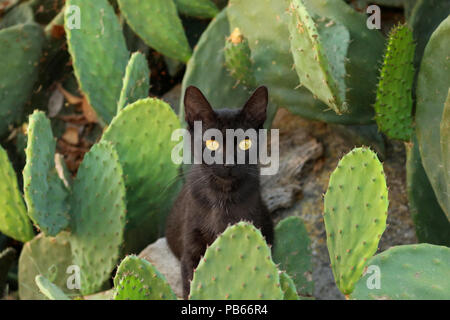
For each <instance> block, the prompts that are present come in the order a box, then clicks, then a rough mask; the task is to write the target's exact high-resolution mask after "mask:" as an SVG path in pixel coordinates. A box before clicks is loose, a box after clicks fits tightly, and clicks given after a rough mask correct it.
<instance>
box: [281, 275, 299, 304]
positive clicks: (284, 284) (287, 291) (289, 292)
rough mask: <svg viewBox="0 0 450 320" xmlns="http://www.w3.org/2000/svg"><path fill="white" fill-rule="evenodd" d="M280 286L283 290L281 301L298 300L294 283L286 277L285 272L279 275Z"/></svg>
mask: <svg viewBox="0 0 450 320" xmlns="http://www.w3.org/2000/svg"><path fill="white" fill-rule="evenodd" d="M280 285H281V290H283V294H284V297H283V300H300V298H299V297H298V294H297V289H296V287H295V283H294V281H292V279H291V278H290V277H289V276H288V275H287V273H286V272H281V273H280Z"/></svg>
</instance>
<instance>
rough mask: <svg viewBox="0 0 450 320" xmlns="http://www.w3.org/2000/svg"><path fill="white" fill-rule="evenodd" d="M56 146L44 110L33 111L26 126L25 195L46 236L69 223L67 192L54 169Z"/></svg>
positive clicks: (52, 234)
mask: <svg viewBox="0 0 450 320" xmlns="http://www.w3.org/2000/svg"><path fill="white" fill-rule="evenodd" d="M55 148H56V141H55V138H54V137H53V133H52V129H51V126H50V121H49V120H48V119H47V117H46V116H45V114H44V113H43V112H41V111H35V112H34V113H33V114H32V115H31V116H30V119H29V125H28V145H27V149H26V155H27V162H26V165H25V168H24V170H23V183H24V195H25V202H26V204H27V207H28V215H29V216H30V218H31V220H33V222H34V223H35V224H36V225H37V226H38V227H39V228H40V229H41V230H42V231H43V232H44V233H45V234H46V235H49V236H56V235H57V234H58V233H59V232H60V231H61V230H64V229H65V228H66V227H67V226H68V225H69V203H68V196H69V192H68V190H67V189H66V187H65V186H64V183H63V182H62V180H61V179H60V178H59V176H58V173H57V171H56V168H55V161H54V158H55Z"/></svg>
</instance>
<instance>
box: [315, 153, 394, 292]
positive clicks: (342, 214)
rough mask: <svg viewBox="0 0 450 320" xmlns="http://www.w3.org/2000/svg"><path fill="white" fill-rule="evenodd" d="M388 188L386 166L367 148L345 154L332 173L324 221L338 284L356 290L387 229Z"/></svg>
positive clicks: (332, 266)
mask: <svg viewBox="0 0 450 320" xmlns="http://www.w3.org/2000/svg"><path fill="white" fill-rule="evenodd" d="M388 204H389V201H388V190H387V186H386V178H385V176H384V172H383V166H382V164H381V163H380V161H379V160H378V158H377V155H376V154H375V153H374V152H373V151H371V150H370V149H368V148H355V149H353V150H352V151H351V152H349V153H348V154H347V155H345V156H344V157H343V158H342V159H341V160H340V161H339V163H338V165H337V168H336V169H335V170H334V172H333V173H332V174H331V177H330V182H329V186H328V190H327V192H326V194H325V200H324V214H323V215H324V221H325V228H326V233H327V246H328V252H329V254H330V261H331V268H332V270H333V275H334V279H335V281H336V284H337V286H338V288H339V289H340V290H341V291H342V293H344V294H349V293H351V292H352V291H353V288H354V286H355V283H356V282H357V281H358V280H359V278H360V277H361V274H362V273H363V269H364V266H365V264H366V261H367V259H369V258H370V257H372V255H373V254H374V253H375V252H376V251H377V249H378V242H379V241H380V238H381V235H382V234H383V232H384V230H385V229H386V218H387V209H388Z"/></svg>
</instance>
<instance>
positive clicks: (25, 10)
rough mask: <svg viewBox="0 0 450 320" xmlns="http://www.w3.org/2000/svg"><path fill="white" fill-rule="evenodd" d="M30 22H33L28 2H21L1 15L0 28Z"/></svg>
mask: <svg viewBox="0 0 450 320" xmlns="http://www.w3.org/2000/svg"><path fill="white" fill-rule="evenodd" d="M32 22H34V14H33V9H31V7H30V5H29V4H28V3H22V4H20V5H18V6H17V7H15V8H14V9H12V10H11V11H10V12H8V13H7V14H6V15H5V16H4V17H2V19H1V20H0V29H4V28H9V27H12V26H15V25H17V24H25V23H32Z"/></svg>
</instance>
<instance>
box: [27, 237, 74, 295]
mask: <svg viewBox="0 0 450 320" xmlns="http://www.w3.org/2000/svg"><path fill="white" fill-rule="evenodd" d="M67 237H68V234H67V233H65V232H63V233H60V234H59V235H58V236H57V237H56V238H52V237H46V236H44V235H43V234H42V233H41V234H39V235H38V236H36V237H35V238H34V239H33V240H31V241H29V242H27V243H25V245H24V247H23V249H22V252H21V253H20V258H19V297H20V299H22V300H43V299H45V296H44V295H43V294H42V293H41V292H40V290H39V288H38V286H37V285H36V282H35V278H36V276H37V275H43V276H44V277H46V278H48V279H51V281H52V282H53V283H55V285H57V286H58V287H60V288H62V290H63V291H64V292H65V293H66V294H77V293H78V290H76V289H74V290H70V289H68V288H67V282H68V280H69V277H70V276H71V274H68V273H66V271H67V268H68V267H69V266H71V265H73V263H72V254H71V251H70V243H69V241H68V240H67Z"/></svg>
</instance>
